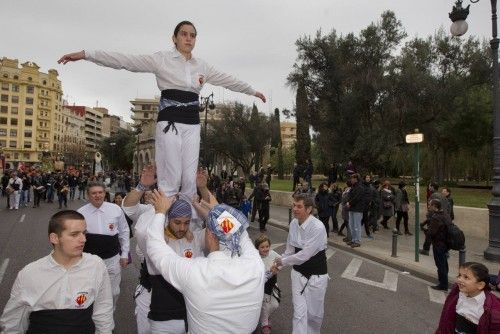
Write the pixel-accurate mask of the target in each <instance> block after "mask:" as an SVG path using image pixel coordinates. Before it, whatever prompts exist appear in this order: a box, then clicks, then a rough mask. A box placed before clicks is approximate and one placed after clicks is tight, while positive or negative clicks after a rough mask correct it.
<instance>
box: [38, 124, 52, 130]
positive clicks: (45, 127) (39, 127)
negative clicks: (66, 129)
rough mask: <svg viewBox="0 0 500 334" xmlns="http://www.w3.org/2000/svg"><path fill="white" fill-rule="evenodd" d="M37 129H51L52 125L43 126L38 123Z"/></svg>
mask: <svg viewBox="0 0 500 334" xmlns="http://www.w3.org/2000/svg"><path fill="white" fill-rule="evenodd" d="M36 129H37V130H40V131H50V126H41V125H40V124H38V125H37V126H36Z"/></svg>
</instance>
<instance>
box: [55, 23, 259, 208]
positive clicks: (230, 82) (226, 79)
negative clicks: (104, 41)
mask: <svg viewBox="0 0 500 334" xmlns="http://www.w3.org/2000/svg"><path fill="white" fill-rule="evenodd" d="M196 37H197V31H196V28H195V27H194V25H193V23H191V22H189V21H182V22H180V23H179V24H177V26H176V27H175V29H174V34H173V36H172V41H173V43H174V45H175V47H174V49H173V50H171V51H159V52H156V53H154V54H152V55H127V54H122V53H117V52H107V51H101V50H97V51H94V50H84V51H80V52H74V53H70V54H66V55H64V56H62V57H61V58H60V59H59V61H58V63H62V64H66V63H68V62H71V61H78V60H81V59H85V60H88V61H91V62H94V63H96V64H98V65H101V66H106V67H111V68H115V69H125V70H128V71H131V72H144V73H153V74H155V76H156V82H157V85H158V88H159V89H160V91H161V99H160V104H159V107H158V110H159V112H158V120H157V121H158V123H157V125H156V136H155V152H156V154H155V161H156V166H157V167H158V171H157V172H158V187H159V188H160V190H162V192H164V193H165V194H166V195H167V196H172V195H174V194H177V192H179V188H181V192H182V193H183V194H184V195H186V197H187V198H189V199H191V198H192V197H193V195H194V194H195V193H196V186H195V179H194V178H195V174H196V169H197V168H198V159H199V151H200V116H199V114H200V112H199V111H200V103H199V94H200V91H201V89H202V88H203V86H204V84H205V83H209V84H212V85H214V86H222V87H224V88H227V89H230V90H232V91H235V92H239V93H244V94H247V95H253V96H256V97H258V98H260V99H261V100H262V101H263V102H266V98H265V96H264V95H263V94H262V93H260V92H258V91H256V90H255V89H253V88H252V87H251V86H250V85H249V84H247V83H245V82H243V81H240V80H238V79H236V78H234V77H233V76H231V75H228V74H225V73H223V72H219V71H218V70H216V69H215V68H214V67H213V66H211V65H209V64H207V63H206V62H205V61H204V60H202V59H200V58H197V57H194V56H193V54H192V51H193V49H194V47H195V44H196Z"/></svg>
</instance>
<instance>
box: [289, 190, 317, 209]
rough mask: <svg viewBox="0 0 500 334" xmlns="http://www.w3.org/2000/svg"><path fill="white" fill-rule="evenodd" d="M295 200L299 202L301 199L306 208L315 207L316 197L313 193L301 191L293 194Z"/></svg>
mask: <svg viewBox="0 0 500 334" xmlns="http://www.w3.org/2000/svg"><path fill="white" fill-rule="evenodd" d="M293 200H294V201H295V202H299V201H302V202H303V203H304V206H305V207H306V208H314V199H313V198H312V196H311V195H309V194H304V193H301V194H295V195H294V196H293Z"/></svg>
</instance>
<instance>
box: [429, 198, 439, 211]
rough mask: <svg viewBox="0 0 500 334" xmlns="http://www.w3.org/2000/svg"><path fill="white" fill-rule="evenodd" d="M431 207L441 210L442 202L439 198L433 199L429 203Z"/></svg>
mask: <svg viewBox="0 0 500 334" xmlns="http://www.w3.org/2000/svg"><path fill="white" fill-rule="evenodd" d="M429 205H432V206H435V207H436V209H438V210H441V207H442V206H441V201H440V200H438V199H437V198H433V199H431V200H430V201H429Z"/></svg>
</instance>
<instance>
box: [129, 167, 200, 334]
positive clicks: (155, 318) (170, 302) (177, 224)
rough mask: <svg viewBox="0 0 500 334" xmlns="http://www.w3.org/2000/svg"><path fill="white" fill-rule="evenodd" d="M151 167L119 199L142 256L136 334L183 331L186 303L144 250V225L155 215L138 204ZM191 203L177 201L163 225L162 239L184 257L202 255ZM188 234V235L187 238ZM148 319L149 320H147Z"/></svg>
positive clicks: (148, 184)
mask: <svg viewBox="0 0 500 334" xmlns="http://www.w3.org/2000/svg"><path fill="white" fill-rule="evenodd" d="M155 182H156V180H155V169H154V167H152V166H147V167H145V168H144V170H143V172H142V173H141V178H140V181H139V184H138V185H137V187H136V188H135V189H132V190H131V191H130V192H129V193H128V194H127V196H126V197H125V199H124V200H123V204H122V209H123V211H124V212H125V214H126V215H127V216H129V217H130V218H131V219H132V220H133V221H137V223H136V225H135V233H134V234H135V237H136V240H137V247H138V248H139V251H138V253H140V254H141V255H143V263H142V265H141V278H140V285H139V286H138V288H137V289H136V295H135V301H136V309H135V313H136V320H137V331H138V333H139V334H146V333H153V334H155V333H172V334H177V333H179V334H181V333H186V327H187V316H186V305H185V303H184V298H183V296H182V294H181V293H180V292H179V291H178V290H177V289H176V288H174V287H173V286H172V285H171V284H170V283H168V282H166V281H165V279H163V277H162V276H161V273H160V272H159V271H158V270H157V269H156V268H155V267H154V266H153V265H152V264H151V261H150V259H149V257H148V256H147V253H146V239H147V230H148V225H149V223H150V222H151V220H152V219H153V218H154V216H155V208H154V207H153V206H152V205H151V204H140V203H139V200H140V198H141V197H142V196H143V194H144V195H147V196H148V197H147V198H146V202H147V203H149V201H148V198H149V195H150V194H149V193H150V191H149V189H150V188H151V187H153V186H154V184H155ZM190 224H191V204H190V203H188V202H186V201H184V200H177V201H176V202H175V203H174V204H173V205H172V207H171V208H170V209H169V211H168V224H167V225H166V227H165V235H164V237H165V241H166V242H167V243H168V245H169V246H170V247H171V248H172V249H173V250H174V251H175V252H176V253H177V255H179V256H180V257H184V258H195V257H198V256H204V254H203V248H204V239H205V231H204V230H196V231H193V232H190ZM188 237H189V238H188ZM148 318H149V321H148Z"/></svg>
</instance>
